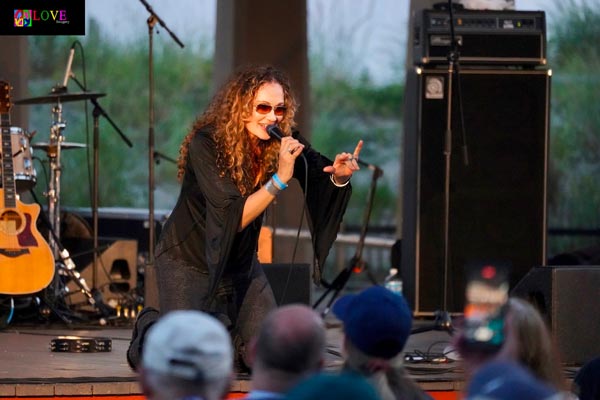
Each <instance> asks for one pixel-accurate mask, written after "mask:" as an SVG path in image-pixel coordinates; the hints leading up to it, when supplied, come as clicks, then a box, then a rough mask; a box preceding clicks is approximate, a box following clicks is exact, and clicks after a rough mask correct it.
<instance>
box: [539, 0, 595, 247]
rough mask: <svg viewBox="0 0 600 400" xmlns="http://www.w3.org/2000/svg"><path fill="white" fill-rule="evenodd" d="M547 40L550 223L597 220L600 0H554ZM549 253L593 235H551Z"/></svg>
mask: <svg viewBox="0 0 600 400" xmlns="http://www.w3.org/2000/svg"><path fill="white" fill-rule="evenodd" d="M555 11H556V13H557V14H558V15H559V16H560V18H559V19H560V21H561V23H560V24H557V25H556V26H555V28H554V30H553V31H552V32H551V35H550V38H551V40H550V41H549V54H550V58H549V61H550V65H551V66H552V69H553V72H554V74H553V78H552V80H553V81H552V109H551V116H552V117H551V143H550V185H549V204H548V206H549V212H548V223H549V226H550V227H559V228H588V229H590V228H596V229H597V227H598V226H600V213H599V212H598V204H600V190H599V188H600V113H599V112H598V105H599V104H600V75H599V72H598V71H600V47H599V46H598V43H600V28H599V27H600V2H597V1H596V2H592V3H590V2H584V3H582V4H577V3H575V2H573V1H572V0H569V1H562V2H556V10H555ZM551 239H552V240H551V241H550V243H549V247H550V248H549V253H550V254H555V253H558V252H562V251H569V250H571V249H573V248H579V247H584V246H587V245H590V243H593V242H596V243H597V241H598V239H597V238H592V239H589V238H585V237H584V238H551Z"/></svg>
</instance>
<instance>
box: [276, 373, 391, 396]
mask: <svg viewBox="0 0 600 400" xmlns="http://www.w3.org/2000/svg"><path fill="white" fill-rule="evenodd" d="M286 399H287V400H322V399H327V400H380V397H379V396H378V395H377V391H376V390H375V388H374V387H373V386H372V385H371V384H370V383H369V382H368V381H367V380H366V379H365V378H364V377H362V376H360V375H358V374H354V373H350V372H345V373H342V374H326V373H319V374H315V375H313V376H311V377H309V378H308V379H306V380H304V381H301V382H300V383H299V384H298V385H296V386H295V387H294V388H293V389H292V390H291V391H290V392H289V393H288V395H287V396H286Z"/></svg>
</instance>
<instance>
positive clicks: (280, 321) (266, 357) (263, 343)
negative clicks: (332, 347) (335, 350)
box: [246, 304, 325, 400]
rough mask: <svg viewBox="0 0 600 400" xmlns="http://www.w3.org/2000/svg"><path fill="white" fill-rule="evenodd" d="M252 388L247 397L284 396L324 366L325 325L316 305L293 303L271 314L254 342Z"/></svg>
mask: <svg viewBox="0 0 600 400" xmlns="http://www.w3.org/2000/svg"><path fill="white" fill-rule="evenodd" d="M249 355H250V362H251V365H252V390H251V391H250V392H249V393H248V396H247V397H246V399H251V400H259V399H260V400H267V399H269V400H271V399H283V398H284V396H285V393H286V392H287V391H288V390H289V389H291V388H292V387H293V386H294V385H296V383H298V382H299V381H300V380H302V379H304V378H306V377H307V376H309V375H312V374H314V373H316V372H318V371H320V370H321V369H322V368H323V364H324V359H325V327H324V325H323V320H322V318H321V317H320V316H319V314H318V313H317V312H315V311H314V310H313V309H312V308H310V307H308V306H306V305H303V304H290V305H285V306H282V307H280V308H277V309H275V310H273V311H271V312H270V313H269V314H267V317H266V318H265V320H264V321H263V323H262V325H261V327H260V330H259V333H258V335H257V336H256V337H255V338H254V339H253V340H252V341H251V342H250V347H249Z"/></svg>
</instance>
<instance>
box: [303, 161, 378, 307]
mask: <svg viewBox="0 0 600 400" xmlns="http://www.w3.org/2000/svg"><path fill="white" fill-rule="evenodd" d="M357 162H358V164H359V165H362V166H364V167H367V168H368V169H371V170H372V171H373V175H372V177H371V185H370V186H369V194H368V196H367V197H368V199H367V207H366V208H365V214H364V218H363V224H362V227H361V231H360V238H359V240H358V245H357V247H356V252H355V253H354V256H352V258H351V259H350V262H349V263H348V266H347V267H346V268H344V269H343V270H342V271H341V272H340V273H339V274H338V275H337V276H336V277H335V279H334V280H333V281H332V283H331V284H327V283H326V282H324V281H323V280H321V282H322V283H323V284H324V286H326V287H327V289H326V290H325V292H324V293H323V294H322V295H321V297H319V299H318V300H317V302H316V303H315V304H314V305H313V308H314V309H316V308H317V307H318V306H319V304H321V302H322V301H323V300H324V299H325V298H326V297H327V296H328V295H329V294H330V293H331V292H332V291H333V296H331V299H329V302H328V303H327V305H326V306H325V309H324V310H323V312H322V313H321V316H322V317H323V318H324V317H325V316H326V315H327V314H328V313H329V310H330V309H331V305H332V304H333V302H334V301H335V299H336V298H337V297H338V295H339V294H340V291H341V290H342V289H343V288H344V287H345V286H346V284H347V283H348V280H349V279H350V276H352V272H353V271H355V270H357V269H358V270H362V269H367V273H368V274H369V278H370V279H371V281H372V282H373V283H376V281H375V278H374V277H373V276H372V275H371V273H370V271H369V270H368V268H366V266H367V265H366V263H365V262H364V260H363V259H362V252H363V248H364V246H365V238H366V237H367V229H368V227H369V219H370V218H371V211H372V209H373V198H374V197H375V188H376V186H377V179H379V178H381V177H382V176H383V170H382V169H381V168H379V167H378V166H376V165H372V164H369V163H366V162H364V161H362V160H360V159H358V160H357Z"/></svg>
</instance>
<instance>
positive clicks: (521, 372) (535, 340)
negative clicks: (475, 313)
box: [454, 299, 572, 400]
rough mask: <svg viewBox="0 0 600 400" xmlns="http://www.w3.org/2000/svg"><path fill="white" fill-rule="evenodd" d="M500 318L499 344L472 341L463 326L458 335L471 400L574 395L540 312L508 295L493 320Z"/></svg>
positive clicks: (562, 397) (456, 336)
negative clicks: (568, 389)
mask: <svg viewBox="0 0 600 400" xmlns="http://www.w3.org/2000/svg"><path fill="white" fill-rule="evenodd" d="M498 317H500V320H501V321H503V322H502V325H500V327H501V328H502V332H503V340H502V341H501V342H500V343H495V342H494V344H493V345H491V344H489V345H486V343H487V342H485V341H479V339H477V338H471V339H470V340H467V339H466V336H465V331H464V330H458V331H457V334H456V335H455V338H454V340H455V347H456V349H457V351H458V353H459V354H460V356H461V358H462V360H463V367H464V370H465V373H466V381H467V388H468V389H467V399H495V400H504V399H532V400H536V399H553V400H554V399H568V398H572V397H571V396H570V394H569V393H568V392H566V391H564V384H563V383H562V381H561V378H560V363H558V361H557V356H556V353H555V351H554V348H553V346H552V339H551V336H550V333H549V332H548V330H547V328H546V326H545V324H544V321H543V319H542V317H541V316H540V314H539V313H538V312H537V310H535V308H533V306H530V305H528V304H527V303H526V302H524V301H522V300H517V299H508V301H507V303H506V304H505V306H504V307H503V308H502V309H500V310H499V311H498V314H496V315H495V316H490V321H496V320H498ZM482 323H483V322H482ZM483 326H485V325H483ZM491 326H492V325H491V324H490V329H491ZM494 326H495V325H494ZM494 329H495V328H494ZM473 339H477V341H475V342H473ZM557 376H558V377H557Z"/></svg>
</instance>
